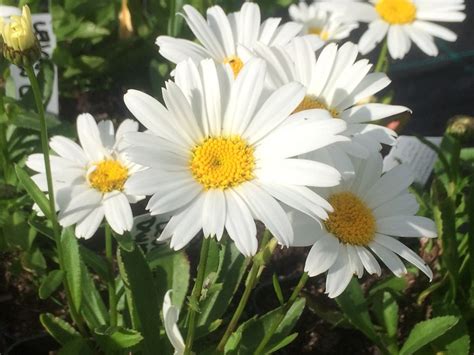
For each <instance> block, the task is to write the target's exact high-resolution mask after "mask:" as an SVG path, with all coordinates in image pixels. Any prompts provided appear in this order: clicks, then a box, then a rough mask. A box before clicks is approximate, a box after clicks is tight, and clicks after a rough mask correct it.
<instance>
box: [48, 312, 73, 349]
mask: <svg viewBox="0 0 474 355" xmlns="http://www.w3.org/2000/svg"><path fill="white" fill-rule="evenodd" d="M40 322H41V324H42V325H43V327H44V328H45V329H46V331H47V332H48V333H49V334H50V335H51V336H52V337H53V338H54V339H56V340H57V342H58V343H59V344H61V345H65V344H67V343H68V342H70V341H72V340H74V339H77V338H80V337H81V335H80V334H79V333H78V332H77V331H76V329H74V328H73V326H72V325H70V324H69V323H68V322H66V321H64V320H62V319H61V318H58V317H56V316H54V315H52V314H51V313H43V314H41V315H40Z"/></svg>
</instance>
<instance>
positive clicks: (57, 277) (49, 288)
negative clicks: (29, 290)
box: [39, 270, 64, 300]
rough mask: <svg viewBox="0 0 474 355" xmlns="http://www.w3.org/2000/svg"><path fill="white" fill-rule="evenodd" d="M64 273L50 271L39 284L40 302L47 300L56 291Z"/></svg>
mask: <svg viewBox="0 0 474 355" xmlns="http://www.w3.org/2000/svg"><path fill="white" fill-rule="evenodd" d="M63 278H64V272H63V271H62V270H53V271H51V272H50V273H49V274H48V275H46V277H45V278H44V279H43V282H41V285H40V287H39V296H40V298H41V299H42V300H45V299H47V298H48V297H49V296H51V295H52V294H53V292H54V291H56V290H57V288H58V287H59V285H61V282H63Z"/></svg>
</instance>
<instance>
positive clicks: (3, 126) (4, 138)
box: [0, 90, 10, 182]
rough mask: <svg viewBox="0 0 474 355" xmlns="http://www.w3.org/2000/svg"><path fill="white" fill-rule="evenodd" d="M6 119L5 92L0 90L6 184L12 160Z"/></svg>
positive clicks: (0, 150)
mask: <svg viewBox="0 0 474 355" xmlns="http://www.w3.org/2000/svg"><path fill="white" fill-rule="evenodd" d="M4 118H6V117H5V106H4V103H3V91H1V90H0V159H1V167H2V169H3V176H4V178H5V182H8V181H7V177H8V176H9V169H10V158H9V154H8V143H7V142H8V141H7V123H6V121H3V119H4Z"/></svg>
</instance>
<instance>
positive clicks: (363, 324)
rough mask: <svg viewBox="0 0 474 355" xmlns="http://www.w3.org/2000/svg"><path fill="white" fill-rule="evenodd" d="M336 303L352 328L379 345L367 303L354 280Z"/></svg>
mask: <svg viewBox="0 0 474 355" xmlns="http://www.w3.org/2000/svg"><path fill="white" fill-rule="evenodd" d="M336 302H337V304H338V305H339V307H340V308H341V310H342V311H343V312H344V315H345V316H346V317H347V319H348V320H349V322H351V324H352V325H353V326H354V327H356V328H357V329H359V330H360V331H361V332H362V333H364V334H365V335H366V336H367V337H368V338H369V339H370V340H372V341H373V342H374V343H379V339H378V335H377V333H376V332H375V328H374V324H373V323H372V320H371V319H370V315H369V310H368V308H367V301H366V300H365V297H364V294H363V293H362V289H361V287H360V285H359V283H358V282H357V280H356V279H354V278H352V280H351V282H350V283H349V285H348V286H347V288H346V290H345V291H344V292H343V293H342V295H340V296H339V297H337V298H336Z"/></svg>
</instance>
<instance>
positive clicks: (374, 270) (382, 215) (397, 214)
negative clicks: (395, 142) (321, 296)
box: [290, 154, 436, 297]
mask: <svg viewBox="0 0 474 355" xmlns="http://www.w3.org/2000/svg"><path fill="white" fill-rule="evenodd" d="M382 166H383V163H382V158H381V156H380V154H376V155H374V156H371V157H370V158H369V159H367V160H358V164H357V169H356V176H355V178H354V179H352V180H350V181H343V182H342V184H341V185H340V186H337V187H334V188H328V189H326V190H325V192H324V193H323V195H324V196H325V197H326V198H327V199H328V201H329V202H330V203H331V205H332V207H333V208H334V211H333V212H332V213H330V214H329V218H328V219H327V220H326V221H324V222H323V223H322V224H319V223H315V222H314V220H311V219H309V218H307V217H306V216H305V215H303V214H300V213H299V212H296V211H295V212H290V214H291V217H292V221H293V228H294V230H295V244H294V245H295V246H310V245H312V248H311V251H310V252H309V254H308V257H307V259H306V265H305V271H306V272H308V274H309V276H316V275H319V274H321V273H324V272H326V271H327V279H326V293H328V294H329V297H337V296H338V295H340V294H341V293H342V292H343V291H344V289H345V288H346V287H347V284H348V283H349V281H350V280H351V278H352V275H353V274H356V275H357V276H358V277H359V278H360V277H362V275H363V274H364V269H365V270H367V272H369V273H370V274H378V275H380V273H381V269H380V265H379V263H378V261H377V260H376V259H375V257H374V255H373V254H375V255H376V256H378V258H379V259H380V260H381V261H382V262H383V263H384V264H385V265H386V266H387V267H388V268H389V269H390V270H391V271H392V272H393V273H394V274H395V275H396V276H399V277H400V276H402V275H403V274H405V273H406V272H407V270H406V268H405V266H404V265H403V263H402V261H401V260H400V258H399V256H401V257H402V258H404V259H406V260H407V261H409V262H410V263H412V264H413V265H415V266H416V267H417V268H419V269H420V270H421V271H422V272H423V273H425V274H426V275H427V276H428V277H429V278H430V280H431V278H432V277H433V274H432V272H431V270H430V268H429V267H428V266H427V265H426V264H425V262H424V261H423V260H422V259H421V258H420V257H419V256H418V255H417V254H415V253H414V252H413V251H412V250H411V249H410V248H408V247H407V246H405V245H404V244H403V243H401V242H400V241H399V240H398V239H397V238H398V237H402V238H403V237H417V238H421V237H427V238H435V237H436V232H435V230H436V229H435V224H434V222H433V221H432V220H430V219H428V218H425V217H419V216H415V214H416V213H417V211H418V203H417V202H416V198H415V197H414V196H413V195H411V194H410V193H409V192H408V187H409V186H410V185H411V183H412V182H413V176H412V173H411V171H410V170H409V168H408V167H406V166H403V165H400V166H397V167H396V168H394V169H392V170H390V171H389V172H387V173H385V174H383V175H382V176H381V174H382Z"/></svg>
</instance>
